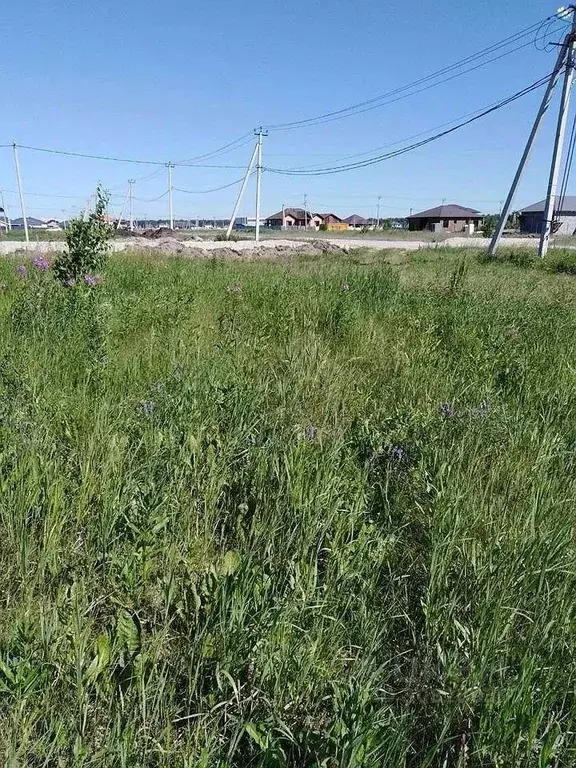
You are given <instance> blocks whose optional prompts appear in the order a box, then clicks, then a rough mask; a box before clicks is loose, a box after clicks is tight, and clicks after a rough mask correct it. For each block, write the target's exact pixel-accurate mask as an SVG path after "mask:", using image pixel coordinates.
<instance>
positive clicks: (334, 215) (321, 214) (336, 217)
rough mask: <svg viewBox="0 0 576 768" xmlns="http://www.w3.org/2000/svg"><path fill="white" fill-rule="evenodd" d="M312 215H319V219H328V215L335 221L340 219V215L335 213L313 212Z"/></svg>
mask: <svg viewBox="0 0 576 768" xmlns="http://www.w3.org/2000/svg"><path fill="white" fill-rule="evenodd" d="M313 215H314V216H320V218H321V219H329V218H330V216H332V218H333V219H336V220H337V221H342V219H341V218H340V216H336V214H335V213H315V214H313Z"/></svg>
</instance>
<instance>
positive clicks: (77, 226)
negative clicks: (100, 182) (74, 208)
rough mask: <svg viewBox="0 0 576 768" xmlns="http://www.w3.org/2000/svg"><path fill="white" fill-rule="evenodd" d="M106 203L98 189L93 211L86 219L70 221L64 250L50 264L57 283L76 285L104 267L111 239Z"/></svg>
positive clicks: (104, 194) (106, 198) (105, 195)
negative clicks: (66, 247) (52, 265)
mask: <svg viewBox="0 0 576 768" xmlns="http://www.w3.org/2000/svg"><path fill="white" fill-rule="evenodd" d="M107 203H108V196H107V194H106V193H105V192H104V191H103V190H102V188H101V187H98V189H97V190H96V204H95V206H94V211H93V212H92V213H90V214H89V216H88V218H87V219H85V218H84V217H80V218H78V219H72V220H71V221H70V223H69V224H68V226H67V227H66V244H67V245H68V251H67V252H66V253H62V254H60V255H59V256H58V258H57V259H56V261H55V262H54V273H55V275H56V277H57V278H58V280H60V282H61V283H68V284H71V283H74V282H77V281H78V280H81V279H82V278H83V277H86V276H92V275H93V274H94V273H95V272H100V271H101V270H102V269H103V268H104V265H105V264H106V257H107V255H108V251H109V248H110V238H111V236H112V229H111V227H110V225H109V224H108V222H107V220H106V207H107Z"/></svg>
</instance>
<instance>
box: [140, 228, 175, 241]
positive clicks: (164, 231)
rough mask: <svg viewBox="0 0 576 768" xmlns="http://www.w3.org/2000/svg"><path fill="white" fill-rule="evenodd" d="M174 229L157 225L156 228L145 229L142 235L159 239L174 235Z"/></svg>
mask: <svg viewBox="0 0 576 768" xmlns="http://www.w3.org/2000/svg"><path fill="white" fill-rule="evenodd" d="M173 236H174V230H173V229H170V227H157V228H156V229H145V230H144V232H142V237H147V238H150V239H152V240H158V239H159V238H161V237H173Z"/></svg>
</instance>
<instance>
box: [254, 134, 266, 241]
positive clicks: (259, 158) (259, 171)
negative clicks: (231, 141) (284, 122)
mask: <svg viewBox="0 0 576 768" xmlns="http://www.w3.org/2000/svg"><path fill="white" fill-rule="evenodd" d="M254 133H255V134H256V136H257V137H258V141H257V142H256V149H257V159H256V234H255V237H254V239H255V240H256V242H258V241H259V240H260V193H261V186H262V137H263V136H268V131H264V130H262V128H258V130H257V131H254Z"/></svg>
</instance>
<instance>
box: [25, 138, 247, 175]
mask: <svg viewBox="0 0 576 768" xmlns="http://www.w3.org/2000/svg"><path fill="white" fill-rule="evenodd" d="M16 146H17V147H18V149H27V150H29V151H31V152H44V153H47V154H51V155H66V156H68V157H82V158H86V159H89V160H110V161H112V162H116V163H132V164H136V165H158V166H164V167H167V166H168V163H165V162H162V161H160V160H136V159H134V158H126V157H114V156H112V155H92V154H88V153H85V152H70V151H68V150H63V149H49V148H47V147H30V146H28V145H26V144H17V145H16ZM172 166H179V167H181V168H222V169H227V170H232V169H234V170H238V169H241V168H244V167H245V166H243V165H201V164H198V163H196V164H193V163H172Z"/></svg>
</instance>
